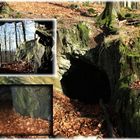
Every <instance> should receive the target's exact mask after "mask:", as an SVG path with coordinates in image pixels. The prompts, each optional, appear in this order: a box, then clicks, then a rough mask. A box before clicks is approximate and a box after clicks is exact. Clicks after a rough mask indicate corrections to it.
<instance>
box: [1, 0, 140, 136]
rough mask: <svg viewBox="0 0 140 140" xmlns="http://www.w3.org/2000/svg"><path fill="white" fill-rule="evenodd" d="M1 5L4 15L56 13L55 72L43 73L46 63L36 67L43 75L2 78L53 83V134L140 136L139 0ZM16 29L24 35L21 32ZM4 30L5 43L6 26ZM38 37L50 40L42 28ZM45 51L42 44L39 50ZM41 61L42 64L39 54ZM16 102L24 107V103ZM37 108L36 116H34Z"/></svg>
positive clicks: (48, 15)
mask: <svg viewBox="0 0 140 140" xmlns="http://www.w3.org/2000/svg"><path fill="white" fill-rule="evenodd" d="M0 8H1V11H0V17H2V18H13V19H14V20H15V19H16V18H21V19H26V18H28V20H31V21H32V19H35V20H33V21H36V20H37V19H38V18H39V19H40V20H41V19H44V20H45V19H46V21H47V19H48V18H50V19H51V18H53V19H55V20H56V22H57V29H56V30H57V41H56V42H57V43H56V51H55V52H56V53H55V54H56V60H57V63H55V64H54V65H55V67H56V68H57V69H55V71H56V72H57V73H56V75H55V76H54V75H52V76H50V75H47V74H45V75H43V76H40V75H41V74H42V73H43V70H42V69H43V68H42V67H41V68H40V67H39V68H38V67H37V69H34V70H35V71H37V72H40V71H41V74H40V75H38V76H33V75H32V76H29V75H27V74H25V76H24V77H16V78H15V77H0V79H1V81H0V82H2V83H18V82H21V83H32V84H35V83H39V84H49V83H50V84H52V85H53V89H54V91H53V93H54V94H53V122H51V124H52V123H53V128H52V127H51V128H52V129H51V128H50V129H49V130H50V133H51V134H52V135H53V138H56V139H57V138H63V139H69V138H75V139H80V138H82V139H88V138H89V139H92V138H93V139H98V138H99V139H104V138H139V137H140V127H139V124H140V109H139V108H140V96H139V95H140V2H139V1H130V0H124V1H92V0H91V1H90V0H89V1H88V0H69V1H68V0H64V1H53V0H52V1H45V2H39V1H38V2H34V1H30V2H27V1H23V2H14V3H13V2H1V3H0ZM7 9H8V10H7ZM19 20H20V19H19ZM37 22H38V20H37ZM16 24H18V23H16ZM38 24H40V25H39V26H38V25H37V26H38V27H39V28H41V30H42V29H44V27H43V26H44V24H43V25H42V23H40V22H39V23H38ZM20 26H22V25H20ZM45 27H46V26H45ZM49 27H50V26H49V24H48V25H47V28H49ZM15 29H16V28H15ZM16 30H17V38H19V39H20V38H21V36H20V31H18V30H19V29H18V28H17V29H16ZM23 30H24V29H23ZM1 31H3V39H1V40H2V42H3V44H4V43H5V41H4V40H6V39H7V37H5V36H4V34H6V33H5V32H6V31H5V30H4V29H3V30H1ZM23 34H24V33H23ZM14 36H16V35H14ZM35 36H36V37H35V38H36V40H39V41H38V42H39V44H42V45H43V46H44V45H45V44H46V43H47V40H46V37H45V36H44V32H42V31H40V29H39V30H37V31H36V35H35ZM5 38H6V39H5ZM15 38H16V37H15ZM54 38H55V37H54ZM23 39H24V35H23ZM48 39H49V38H48ZM17 40H18V39H17ZM50 42H51V41H50ZM5 44H6V43H5ZM5 46H6V45H5ZM9 46H10V45H9ZM52 50H55V49H54V48H53V49H52ZM40 51H42V49H40V50H39V51H36V53H37V54H38V53H39V52H40ZM47 51H48V50H47ZM23 52H24V51H23ZM30 53H31V54H33V53H34V51H32V52H31V51H30ZM5 54H6V53H5V52H4V55H5ZM21 54H22V52H21ZM28 56H29V57H28V58H29V59H30V55H28ZM31 56H32V55H31ZM45 56H47V54H45ZM28 58H27V59H28ZM31 58H32V57H31ZM33 58H34V57H33ZM2 59H3V60H4V58H2ZM35 60H36V55H35ZM36 61H37V64H40V59H39V61H38V57H37V60H36ZM44 61H45V58H44V57H43V58H42V59H41V66H45V68H46V65H43V64H44V63H42V62H44ZM55 62H56V61H55ZM35 64H36V63H35ZM33 66H34V67H35V68H36V65H33ZM40 69H41V70H40ZM45 72H46V71H45ZM19 95H20V94H19ZM15 98H16V97H15V96H14V99H15ZM41 100H42V101H44V100H43V99H41ZM13 104H15V106H16V109H17V110H18V111H19V108H18V107H17V105H18V104H17V105H16V102H13ZM23 105H24V104H23ZM26 105H27V103H26ZM33 106H36V104H35V105H34V103H33ZM42 109H43V107H42ZM42 109H41V110H42ZM35 110H36V108H34V109H33V114H32V113H31V115H33V116H34V111H35ZM43 112H44V111H43ZM21 113H22V112H21ZM35 115H37V114H35ZM39 115H41V116H40V117H42V114H39ZM37 116H38V115H37ZM25 126H26V125H25ZM41 126H43V124H41ZM26 131H27V130H26ZM36 131H37V132H38V130H37V129H36ZM36 131H34V132H33V133H34V134H33V135H36V133H35V132H36ZM42 135H43V134H42ZM34 138H38V136H34Z"/></svg>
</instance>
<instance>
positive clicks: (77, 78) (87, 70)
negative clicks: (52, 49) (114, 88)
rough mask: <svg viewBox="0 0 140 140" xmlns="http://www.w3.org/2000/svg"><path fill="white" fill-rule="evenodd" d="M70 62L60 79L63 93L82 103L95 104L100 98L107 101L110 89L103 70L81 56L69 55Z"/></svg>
mask: <svg viewBox="0 0 140 140" xmlns="http://www.w3.org/2000/svg"><path fill="white" fill-rule="evenodd" d="M70 62H71V67H70V68H69V70H68V71H67V72H66V73H65V74H64V75H63V76H62V79H61V85H62V89H63V92H64V94H65V95H66V96H68V97H69V98H71V99H77V100H79V101H81V102H84V103H89V104H97V103H99V100H100V99H102V100H103V101H104V102H105V103H108V102H109V100H110V95H111V90H110V83H109V80H108V76H107V74H106V73H105V71H104V70H103V69H101V68H99V67H97V66H96V65H94V64H92V63H90V62H89V61H87V60H85V59H83V58H82V57H81V58H74V57H70Z"/></svg>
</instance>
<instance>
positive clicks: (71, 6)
mask: <svg viewBox="0 0 140 140" xmlns="http://www.w3.org/2000/svg"><path fill="white" fill-rule="evenodd" d="M69 8H71V9H72V10H73V9H79V8H80V7H79V6H78V5H77V4H71V5H70V6H69Z"/></svg>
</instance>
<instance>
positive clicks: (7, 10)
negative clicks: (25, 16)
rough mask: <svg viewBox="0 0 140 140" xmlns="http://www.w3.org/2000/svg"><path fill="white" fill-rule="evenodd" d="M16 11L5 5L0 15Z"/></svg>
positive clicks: (0, 10)
mask: <svg viewBox="0 0 140 140" xmlns="http://www.w3.org/2000/svg"><path fill="white" fill-rule="evenodd" d="M13 11H14V10H13V9H11V8H10V7H9V5H8V4H7V3H4V4H3V6H2V8H1V9H0V14H10V13H11V12H13Z"/></svg>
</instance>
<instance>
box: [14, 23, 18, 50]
mask: <svg viewBox="0 0 140 140" xmlns="http://www.w3.org/2000/svg"><path fill="white" fill-rule="evenodd" d="M15 40H16V48H18V38H17V24H16V22H15Z"/></svg>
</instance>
